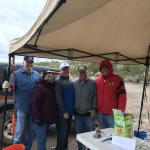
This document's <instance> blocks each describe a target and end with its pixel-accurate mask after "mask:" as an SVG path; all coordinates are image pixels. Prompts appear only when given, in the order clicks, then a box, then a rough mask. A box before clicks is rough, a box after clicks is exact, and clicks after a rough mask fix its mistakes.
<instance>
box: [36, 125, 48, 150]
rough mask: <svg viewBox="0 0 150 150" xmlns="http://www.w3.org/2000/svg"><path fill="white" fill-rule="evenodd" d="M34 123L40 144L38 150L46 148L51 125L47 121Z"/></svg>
mask: <svg viewBox="0 0 150 150" xmlns="http://www.w3.org/2000/svg"><path fill="white" fill-rule="evenodd" d="M33 124H34V125H33V127H34V131H35V135H36V139H37V144H38V150H46V137H47V129H48V126H49V125H48V124H46V123H43V124H42V125H37V124H36V123H33Z"/></svg>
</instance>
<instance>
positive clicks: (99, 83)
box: [96, 60, 127, 114]
mask: <svg viewBox="0 0 150 150" xmlns="http://www.w3.org/2000/svg"><path fill="white" fill-rule="evenodd" d="M102 66H108V68H109V73H108V75H107V76H104V75H100V76H99V77H97V78H96V87H97V105H98V106H97V109H98V112H99V113H103V114H113V112H112V109H114V108H115V109H120V110H122V111H123V112H124V111H125V108H126V100H127V96H126V90H125V86H124V81H123V79H122V78H121V77H120V76H118V75H115V74H113V68H112V64H111V62H110V61H109V60H103V61H102V62H101V64H100V68H99V69H100V70H101V68H102Z"/></svg>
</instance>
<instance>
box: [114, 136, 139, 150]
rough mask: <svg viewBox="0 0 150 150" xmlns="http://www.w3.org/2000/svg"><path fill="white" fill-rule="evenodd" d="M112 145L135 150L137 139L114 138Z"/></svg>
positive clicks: (126, 149)
mask: <svg viewBox="0 0 150 150" xmlns="http://www.w3.org/2000/svg"><path fill="white" fill-rule="evenodd" d="M112 144H114V145H118V146H120V147H122V148H124V149H125V150H135V147H136V139H131V138H126V137H121V136H112Z"/></svg>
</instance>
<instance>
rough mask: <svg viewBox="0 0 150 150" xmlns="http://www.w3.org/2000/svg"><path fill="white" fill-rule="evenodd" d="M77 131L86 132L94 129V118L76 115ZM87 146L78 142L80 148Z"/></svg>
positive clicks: (81, 149)
mask: <svg viewBox="0 0 150 150" xmlns="http://www.w3.org/2000/svg"><path fill="white" fill-rule="evenodd" d="M75 125H76V133H77V134H79V133H85V132H90V131H93V130H94V119H93V118H91V117H90V116H80V115H76V117H75ZM84 149H85V147H84V146H83V145H82V144H81V143H79V142H78V150H84Z"/></svg>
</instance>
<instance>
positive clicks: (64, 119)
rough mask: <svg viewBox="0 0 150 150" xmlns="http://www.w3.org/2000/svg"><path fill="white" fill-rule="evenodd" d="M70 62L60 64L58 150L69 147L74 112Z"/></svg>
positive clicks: (57, 94) (57, 93)
mask: <svg viewBox="0 0 150 150" xmlns="http://www.w3.org/2000/svg"><path fill="white" fill-rule="evenodd" d="M69 68H70V66H69V64H68V63H66V62H63V63H61V64H60V66H59V69H60V76H59V77H58V78H57V79H56V101H57V107H58V121H57V124H56V128H57V146H56V150H66V149H67V148H68V136H69V130H70V127H71V121H72V115H73V114H74V86H73V82H72V81H71V80H70V79H69Z"/></svg>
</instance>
